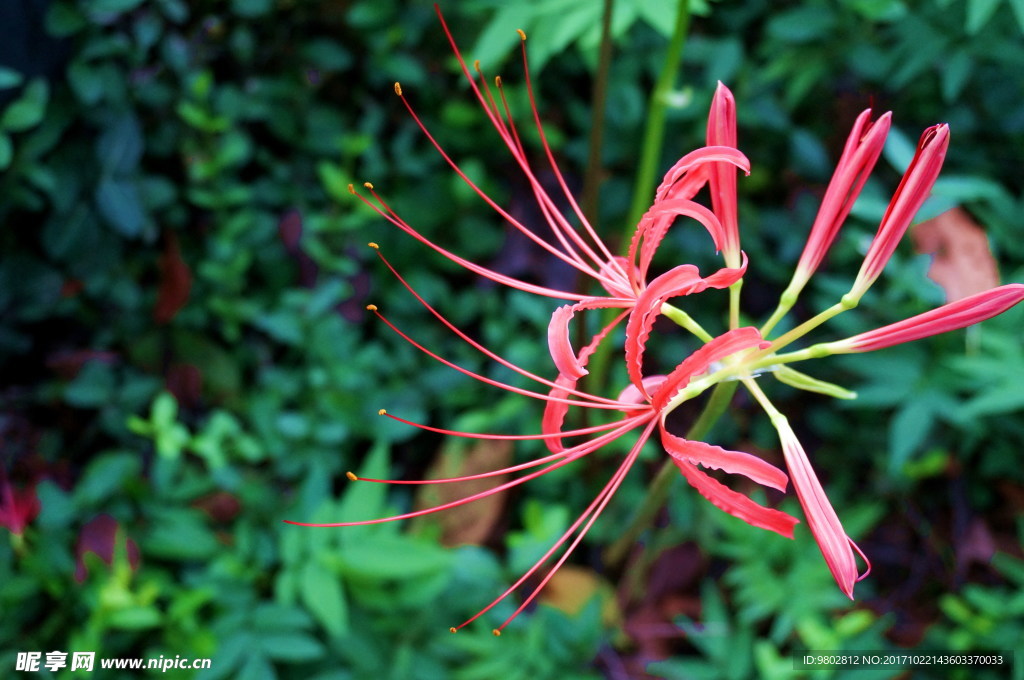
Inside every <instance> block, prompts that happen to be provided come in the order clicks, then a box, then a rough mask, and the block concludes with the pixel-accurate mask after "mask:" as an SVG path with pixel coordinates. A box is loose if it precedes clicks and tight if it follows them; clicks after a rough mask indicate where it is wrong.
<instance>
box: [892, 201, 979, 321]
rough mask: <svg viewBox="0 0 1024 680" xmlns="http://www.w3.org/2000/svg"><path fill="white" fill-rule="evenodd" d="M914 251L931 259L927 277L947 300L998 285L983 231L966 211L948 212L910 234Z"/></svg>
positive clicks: (953, 299) (954, 300)
mask: <svg viewBox="0 0 1024 680" xmlns="http://www.w3.org/2000/svg"><path fill="white" fill-rule="evenodd" d="M911 239H912V240H913V242H914V249H915V250H917V252H919V253H927V254H929V255H932V256H933V259H932V266H931V267H930V268H929V269H928V277H929V278H931V279H932V280H933V281H935V283H937V284H939V285H940V286H942V289H943V290H945V291H946V301H947V302H956V301H957V300H962V299H963V298H965V297H968V296H970V295H974V294H975V293H980V292H981V291H983V290H988V289H989V288H994V287H995V286H998V285H999V270H998V268H997V266H996V261H995V258H993V257H992V250H991V248H990V247H989V244H988V238H987V237H986V236H985V231H984V230H983V229H982V228H981V227H980V226H979V225H978V223H977V222H975V221H974V219H973V218H971V216H970V215H969V214H967V212H966V211H964V210H961V209H960V208H953V209H952V210H948V211H946V212H944V213H942V214H941V215H939V216H938V217H933V218H932V219H930V220H927V221H925V222H922V223H921V224H919V225H917V226H916V227H914V229H913V231H912V232H911Z"/></svg>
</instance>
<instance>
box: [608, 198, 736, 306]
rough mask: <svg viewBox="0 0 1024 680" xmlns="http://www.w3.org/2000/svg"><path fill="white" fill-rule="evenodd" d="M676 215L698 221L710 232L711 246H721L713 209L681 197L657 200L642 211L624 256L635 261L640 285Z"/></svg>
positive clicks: (720, 232) (719, 224) (718, 226)
mask: <svg viewBox="0 0 1024 680" xmlns="http://www.w3.org/2000/svg"><path fill="white" fill-rule="evenodd" d="M677 217H689V218H692V219H694V220H696V221H697V222H699V223H700V224H701V225H702V226H703V227H704V228H705V229H706V230H707V231H708V233H709V234H711V239H712V241H714V244H715V250H716V251H718V250H721V249H722V242H723V241H722V239H723V237H724V234H723V232H722V224H721V223H720V222H719V221H718V218H717V217H715V214H714V213H713V212H711V211H710V210H708V209H707V208H705V207H704V206H702V205H701V204H699V203H696V202H694V201H691V200H689V199H685V198H673V199H666V200H664V201H658V202H656V203H655V204H654V205H652V206H651V208H650V209H649V210H648V211H647V212H646V213H644V216H643V217H642V218H641V219H640V224H638V225H637V228H636V231H635V232H634V233H633V239H632V241H631V242H630V244H629V255H628V258H629V261H630V262H636V263H637V269H636V274H637V278H638V279H639V280H638V281H637V282H636V283H637V284H638V285H640V286H642V285H643V283H644V282H645V281H646V279H647V272H648V270H649V269H650V265H651V260H653V259H654V254H655V253H656V252H657V250H658V246H660V245H661V241H662V240H663V239H664V238H665V234H666V233H667V232H668V229H669V227H670V226H672V223H673V222H674V221H675V219H676V218H677ZM637 258H639V261H637Z"/></svg>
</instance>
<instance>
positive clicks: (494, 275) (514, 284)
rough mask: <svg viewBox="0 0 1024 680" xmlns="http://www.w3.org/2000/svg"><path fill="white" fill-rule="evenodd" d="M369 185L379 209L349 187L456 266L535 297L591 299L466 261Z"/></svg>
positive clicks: (361, 197) (373, 206) (375, 208)
mask: <svg viewBox="0 0 1024 680" xmlns="http://www.w3.org/2000/svg"><path fill="white" fill-rule="evenodd" d="M368 184H369V183H366V184H364V185H363V186H366V188H367V189H368V190H369V191H370V193H371V194H372V195H373V197H374V198H375V199H377V201H378V203H380V207H378V206H376V205H374V204H373V203H371V202H370V201H368V200H366V198H365V197H364V196H363V195H362V194H360V193H359V192H358V191H356V190H355V188H354V187H352V186H351V185H350V186H349V191H351V192H352V194H354V195H355V196H356V197H357V198H358V199H359V200H360V201H362V202H363V203H364V204H366V205H367V206H369V207H370V209H371V210H373V211H374V212H376V213H377V214H378V215H380V216H381V217H383V218H384V219H386V220H387V221H388V222H390V223H391V224H393V225H395V226H396V227H398V228H399V229H401V230H402V231H404V232H405V233H407V234H409V235H410V236H412V237H413V238H414V239H416V240H417V241H419V242H420V243H423V244H424V245H426V246H428V247H429V248H431V249H433V250H434V251H435V252H437V253H439V254H441V255H443V256H444V257H446V258H448V259H449V260H451V261H452V262H454V263H455V264H457V265H460V266H462V267H465V268H466V269H468V270H469V271H471V272H473V273H474V274H478V275H480V276H482V277H484V278H485V279H490V280H491V281H494V282H496V283H500V284H503V285H505V286H508V287H509V288H515V289H516V290H521V291H523V292H525V293H533V294H534V295H541V296H544V297H551V298H556V299H560V300H577V301H579V300H585V299H587V298H588V297H589V296H587V295H581V294H579V293H570V292H567V291H564V290H556V289H553V288H546V287H544V286H538V285H535V284H532V283H526V282H525V281H520V280H519V279H515V278H512V277H511V276H506V275H504V274H499V273H498V272H496V271H494V270H493V269H488V268H487V267H482V266H480V265H478V264H476V263H475V262H471V261H470V260H467V259H465V258H463V257H459V256H458V255H456V254H455V253H453V252H451V251H450V250H445V249H444V248H442V247H441V246H439V245H437V244H436V243H434V242H433V241H431V240H430V239H428V238H427V237H425V236H423V235H422V234H421V233H419V232H418V231H416V230H415V229H413V228H412V227H411V226H410V225H409V224H408V223H407V222H405V220H403V219H402V218H401V217H399V216H398V214H397V213H395V212H394V211H393V210H392V209H391V207H390V206H389V205H388V204H387V203H385V202H384V199H382V198H381V197H380V196H379V195H378V194H377V192H376V191H374V189H373V186H372V185H369V186H368Z"/></svg>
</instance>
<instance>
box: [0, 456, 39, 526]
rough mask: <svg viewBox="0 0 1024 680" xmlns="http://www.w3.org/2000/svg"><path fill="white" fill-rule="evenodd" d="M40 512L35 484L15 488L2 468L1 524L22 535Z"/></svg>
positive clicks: (0, 491) (0, 471)
mask: <svg viewBox="0 0 1024 680" xmlns="http://www.w3.org/2000/svg"><path fill="white" fill-rule="evenodd" d="M38 514H39V497H38V496H36V487H35V484H29V485H28V486H26V487H25V488H23V489H15V488H14V487H12V486H11V483H10V482H9V481H8V479H7V474H6V473H5V472H4V471H3V470H0V526H5V527H7V529H8V530H10V532H11V533H12V534H15V535H17V536H20V535H21V534H22V533H24V531H25V527H27V526H28V524H29V522H31V521H32V520H33V519H35V516H36V515H38Z"/></svg>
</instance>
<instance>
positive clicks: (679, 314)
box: [661, 302, 713, 342]
mask: <svg viewBox="0 0 1024 680" xmlns="http://www.w3.org/2000/svg"><path fill="white" fill-rule="evenodd" d="M661 313H662V314H663V315H665V316H667V317H668V318H670V319H672V320H673V321H675V322H676V323H677V324H679V325H680V326H682V327H683V328H685V329H686V330H688V331H690V332H691V333H693V334H694V335H696V336H697V337H698V338H700V339H701V341H702V342H710V341H711V340H712V339H713V337H712V335H711V334H710V333H708V332H707V331H706V330H704V327H703V326H701V325H700V324H699V323H697V322H696V321H695V320H694V318H693V317H692V316H690V315H689V314H687V313H686V312H684V311H683V310H681V309H679V308H678V307H676V306H674V305H670V304H669V303H667V302H665V303H662V305H661Z"/></svg>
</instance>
